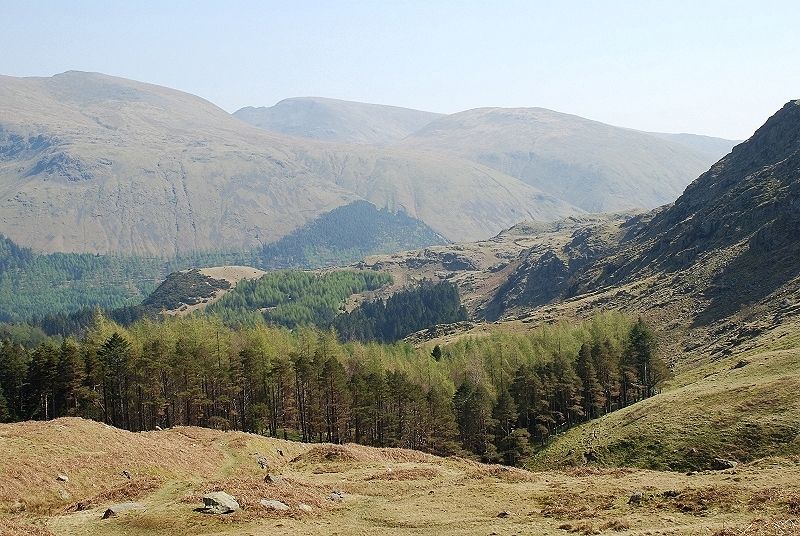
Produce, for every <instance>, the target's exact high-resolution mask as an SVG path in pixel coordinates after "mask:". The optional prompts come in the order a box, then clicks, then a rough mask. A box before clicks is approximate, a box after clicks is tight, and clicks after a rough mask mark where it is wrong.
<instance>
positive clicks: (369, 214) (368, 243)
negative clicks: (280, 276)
mask: <svg viewBox="0 0 800 536" xmlns="http://www.w3.org/2000/svg"><path fill="white" fill-rule="evenodd" d="M446 243H447V240H445V239H444V238H442V237H441V236H439V235H438V234H436V233H435V232H434V231H433V230H432V229H431V228H430V227H428V226H427V225H425V224H424V223H422V222H421V221H419V220H415V219H413V218H410V217H408V216H407V215H406V214H404V213H397V214H393V213H391V212H389V211H388V210H385V209H384V210H378V209H377V208H376V207H375V205H373V204H371V203H369V202H367V201H354V202H353V203H350V204H349V205H345V206H343V207H339V208H336V209H334V210H332V211H331V212H328V213H327V214H323V215H322V216H320V217H319V218H318V219H316V220H314V221H312V222H309V223H307V224H306V225H304V226H303V227H300V228H299V229H296V230H294V231H292V232H291V233H290V234H289V235H287V236H284V237H283V238H281V239H280V240H278V241H277V242H274V243H272V244H267V245H265V246H264V247H263V248H262V249H261V251H260V252H258V253H257V255H258V256H259V257H260V258H261V260H262V265H261V266H262V267H263V268H266V269H281V268H319V267H322V266H343V265H346V264H351V263H354V262H357V261H359V260H361V259H363V258H364V257H365V256H367V255H375V254H378V253H391V252H394V251H405V250H409V249H415V248H422V247H427V246H434V245H442V244H446Z"/></svg>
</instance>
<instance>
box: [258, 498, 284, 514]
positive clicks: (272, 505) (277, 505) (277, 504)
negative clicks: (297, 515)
mask: <svg viewBox="0 0 800 536" xmlns="http://www.w3.org/2000/svg"><path fill="white" fill-rule="evenodd" d="M258 502H260V503H261V506H263V507H264V508H267V509H269V510H278V511H281V512H282V511H285V510H288V509H289V507H288V506H287V505H286V504H284V503H282V502H281V501H274V500H271V499H261V500H260V501H258Z"/></svg>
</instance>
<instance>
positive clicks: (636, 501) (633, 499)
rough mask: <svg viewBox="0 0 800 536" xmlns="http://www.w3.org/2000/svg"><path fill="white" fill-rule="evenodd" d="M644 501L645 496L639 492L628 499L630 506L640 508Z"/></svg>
mask: <svg viewBox="0 0 800 536" xmlns="http://www.w3.org/2000/svg"><path fill="white" fill-rule="evenodd" d="M643 499H644V494H643V493H641V492H639V491H637V492H636V493H634V494H633V495H631V496H630V498H629V499H628V504H633V505H636V506H639V505H640V504H642V500H643Z"/></svg>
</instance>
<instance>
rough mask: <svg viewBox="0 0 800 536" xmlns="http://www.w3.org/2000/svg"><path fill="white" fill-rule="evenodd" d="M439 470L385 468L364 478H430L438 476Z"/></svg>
mask: <svg viewBox="0 0 800 536" xmlns="http://www.w3.org/2000/svg"><path fill="white" fill-rule="evenodd" d="M439 474H440V471H439V470H438V469H435V468H433V467H412V468H402V467H401V468H399V469H387V470H386V471H383V472H381V473H378V474H375V475H371V476H368V477H367V478H366V479H365V480H431V479H434V478H436V477H437V476H439Z"/></svg>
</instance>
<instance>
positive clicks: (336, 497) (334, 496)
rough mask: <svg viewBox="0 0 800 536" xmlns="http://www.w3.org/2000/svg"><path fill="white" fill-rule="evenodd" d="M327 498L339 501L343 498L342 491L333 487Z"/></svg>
mask: <svg viewBox="0 0 800 536" xmlns="http://www.w3.org/2000/svg"><path fill="white" fill-rule="evenodd" d="M328 499H329V500H331V501H341V500H342V499H344V492H343V491H342V490H338V489H335V490H333V491H332V492H331V494H330V495H328Z"/></svg>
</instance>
